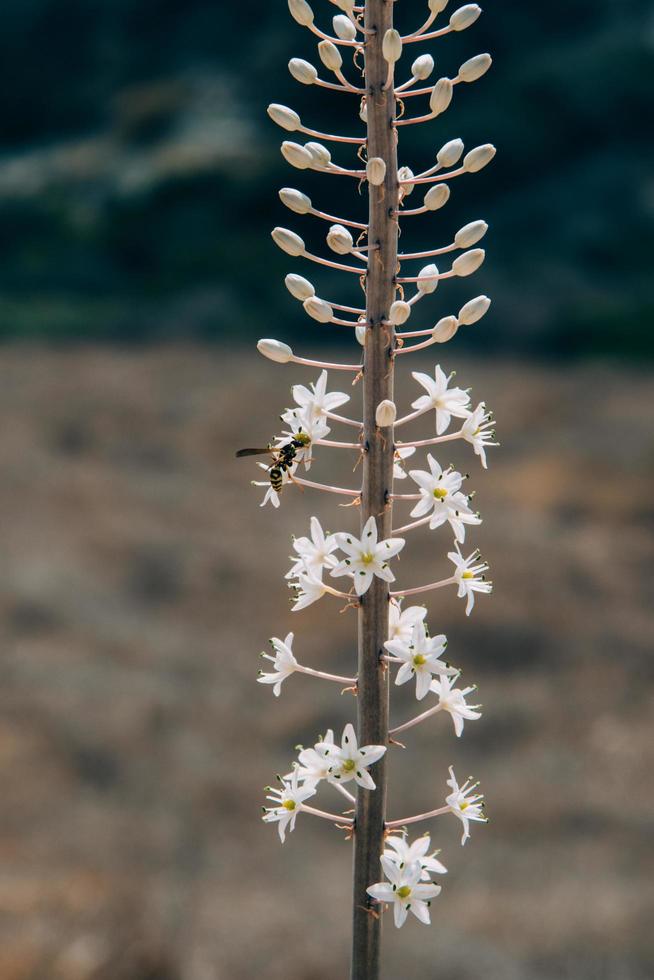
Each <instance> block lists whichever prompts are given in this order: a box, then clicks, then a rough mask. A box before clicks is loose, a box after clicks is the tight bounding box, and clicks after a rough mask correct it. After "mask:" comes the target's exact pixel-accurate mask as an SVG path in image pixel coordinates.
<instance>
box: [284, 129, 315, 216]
mask: <svg viewBox="0 0 654 980" xmlns="http://www.w3.org/2000/svg"><path fill="white" fill-rule="evenodd" d="M282 156H283V157H284V159H285V160H286V162H287V163H290V165H291V166H292V167H297V169H298V170H306V169H307V168H308V167H312V166H313V157H312V156H311V154H310V153H309V151H308V150H306V149H305V148H304V147H303V146H301V145H300V144H299V143H292V142H291V141H290V140H284V142H283V143H282ZM284 203H286V202H284Z"/></svg>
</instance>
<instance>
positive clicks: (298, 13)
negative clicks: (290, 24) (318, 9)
mask: <svg viewBox="0 0 654 980" xmlns="http://www.w3.org/2000/svg"><path fill="white" fill-rule="evenodd" d="M288 9H289V11H290V13H291V17H292V18H293V20H295V21H297V22H298V24H301V25H302V27H309V26H310V25H311V24H313V10H312V9H311V7H310V6H309V4H308V3H307V2H306V0H288Z"/></svg>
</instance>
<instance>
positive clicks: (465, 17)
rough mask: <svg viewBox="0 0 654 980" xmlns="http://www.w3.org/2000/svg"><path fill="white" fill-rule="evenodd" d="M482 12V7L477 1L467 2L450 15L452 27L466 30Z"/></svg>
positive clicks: (457, 29)
mask: <svg viewBox="0 0 654 980" xmlns="http://www.w3.org/2000/svg"><path fill="white" fill-rule="evenodd" d="M480 13H481V7H479V6H477V4H476V3H467V4H466V5H465V7H459V9H458V10H455V11H454V13H453V14H452V16H451V17H450V27H451V28H452V30H453V31H465V29H466V27H470V25H471V24H474V22H475V21H476V20H477V18H478V17H479V15H480Z"/></svg>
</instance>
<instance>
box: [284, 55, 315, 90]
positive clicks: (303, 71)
mask: <svg viewBox="0 0 654 980" xmlns="http://www.w3.org/2000/svg"><path fill="white" fill-rule="evenodd" d="M288 70H289V71H290V73H291V75H292V76H293V78H294V79H295V81H296V82H301V83H302V85H313V83H314V82H315V80H316V79H317V77H318V70H317V68H316V67H315V66H314V65H312V64H311V62H310V61H305V60H304V58H291V60H290V61H289V63H288Z"/></svg>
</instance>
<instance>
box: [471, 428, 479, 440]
mask: <svg viewBox="0 0 654 980" xmlns="http://www.w3.org/2000/svg"><path fill="white" fill-rule="evenodd" d="M480 432H481V429H475V431H474V432H473V433H472V435H473V438H474V437H475V436H478V435H479V433H480Z"/></svg>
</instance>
